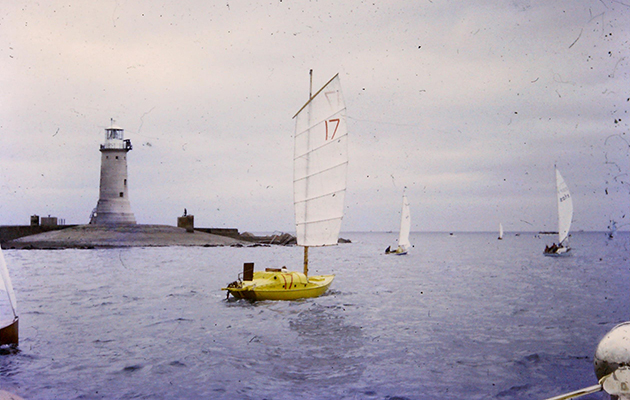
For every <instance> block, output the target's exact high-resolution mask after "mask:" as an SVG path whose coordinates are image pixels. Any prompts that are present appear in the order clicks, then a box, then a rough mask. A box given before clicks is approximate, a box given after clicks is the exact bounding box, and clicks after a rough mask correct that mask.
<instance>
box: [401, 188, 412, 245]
mask: <svg viewBox="0 0 630 400" xmlns="http://www.w3.org/2000/svg"><path fill="white" fill-rule="evenodd" d="M400 214H401V215H400V233H399V234H398V246H399V247H402V248H403V249H405V250H407V249H408V248H409V247H411V243H409V231H410V230H411V213H410V212H409V200H407V196H405V195H403V202H402V211H401V212H400Z"/></svg>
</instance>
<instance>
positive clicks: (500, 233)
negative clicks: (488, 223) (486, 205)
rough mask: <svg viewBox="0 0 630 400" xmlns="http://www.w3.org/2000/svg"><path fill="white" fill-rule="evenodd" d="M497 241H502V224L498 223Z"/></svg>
mask: <svg viewBox="0 0 630 400" xmlns="http://www.w3.org/2000/svg"><path fill="white" fill-rule="evenodd" d="M497 239H498V240H503V224H501V223H500V222H499V237H498V238H497Z"/></svg>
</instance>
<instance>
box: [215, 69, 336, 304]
mask: <svg viewBox="0 0 630 400" xmlns="http://www.w3.org/2000/svg"><path fill="white" fill-rule="evenodd" d="M311 79H312V71H311ZM294 118H295V148H294V157H293V200H294V206H295V227H296V232H297V244H298V246H302V247H304V271H303V272H297V271H288V270H287V269H286V268H285V267H283V268H267V269H266V270H265V271H258V272H254V265H253V263H245V265H244V267H243V274H242V275H241V276H239V279H238V280H236V281H234V282H232V283H230V284H229V285H227V287H225V288H223V289H222V290H227V291H228V297H229V295H230V294H231V295H232V296H234V297H235V298H238V299H249V300H295V299H302V298H309V297H317V296H320V295H322V294H323V293H324V292H326V290H327V289H328V287H329V286H330V284H331V283H332V281H333V279H334V277H335V276H334V275H317V276H309V275H308V249H309V247H312V246H316V247H319V246H332V245H337V243H338V240H339V231H340V229H341V220H342V218H343V206H344V198H345V194H346V176H347V171H348V129H347V126H346V106H345V103H344V100H343V96H342V93H341V85H340V81H339V74H337V75H335V76H334V77H333V78H332V79H331V80H330V81H328V83H326V84H325V85H324V86H323V87H322V88H321V89H320V90H319V91H318V92H317V93H315V95H313V96H309V100H308V101H307V102H306V104H305V105H304V106H303V107H302V108H301V109H300V110H299V111H298V112H297V114H295V116H294Z"/></svg>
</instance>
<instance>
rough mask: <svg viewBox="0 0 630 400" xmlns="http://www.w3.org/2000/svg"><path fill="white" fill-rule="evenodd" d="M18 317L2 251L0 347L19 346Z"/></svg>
mask: <svg viewBox="0 0 630 400" xmlns="http://www.w3.org/2000/svg"><path fill="white" fill-rule="evenodd" d="M18 342H19V340H18V315H17V309H16V303H15V293H14V292H13V285H11V278H10V277H9V270H8V269H7V263H6V262H5V260H4V255H3V254H2V249H0V345H10V346H13V347H17V345H18Z"/></svg>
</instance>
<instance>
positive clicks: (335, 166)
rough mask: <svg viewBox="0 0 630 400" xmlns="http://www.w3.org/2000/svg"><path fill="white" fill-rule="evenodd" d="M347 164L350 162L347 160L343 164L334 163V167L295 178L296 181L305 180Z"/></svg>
mask: <svg viewBox="0 0 630 400" xmlns="http://www.w3.org/2000/svg"><path fill="white" fill-rule="evenodd" d="M346 164H348V162H347V161H345V162H343V163H341V164H337V165H333V166H332V167H330V168H327V169H324V170H321V171H317V172H313V173H312V174H310V175H306V176H303V177H301V178H295V182H298V181H302V180H305V179H309V178H312V177H315V176H317V175H320V174H323V173H326V172H328V171H330V170H333V169H335V168H339V167H344V166H345V165H346Z"/></svg>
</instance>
